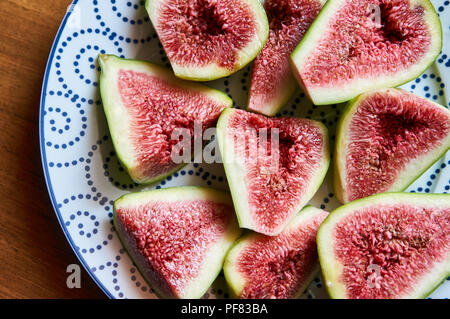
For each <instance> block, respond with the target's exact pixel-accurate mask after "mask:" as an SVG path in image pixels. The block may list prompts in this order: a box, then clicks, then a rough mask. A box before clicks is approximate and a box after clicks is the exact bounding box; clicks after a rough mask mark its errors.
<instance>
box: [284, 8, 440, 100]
mask: <svg viewBox="0 0 450 319" xmlns="http://www.w3.org/2000/svg"><path fill="white" fill-rule="evenodd" d="M441 48H442V27H441V22H440V20H439V17H438V15H437V14H436V11H435V10H434V8H433V5H432V4H431V3H430V2H429V1H428V0H375V1H374V0H329V1H327V3H326V4H325V6H324V8H323V10H322V11H321V12H320V14H319V16H318V17H317V19H316V20H315V21H314V23H313V25H312V26H311V28H310V29H309V31H308V32H307V34H306V35H305V37H304V38H303V40H302V41H301V42H300V44H299V46H298V47H297V48H296V49H295V51H294V53H293V54H292V57H291V59H292V64H293V69H294V74H295V75H296V77H297V79H298V81H299V83H300V85H301V86H302V87H303V89H304V91H305V92H306V93H307V94H308V95H309V97H310V98H311V100H312V101H313V103H314V104H316V105H322V104H333V103H339V102H345V101H349V100H351V99H352V98H354V97H356V96H357V95H359V94H361V93H363V92H366V91H369V90H374V89H379V88H384V87H395V86H399V85H401V84H403V83H406V82H408V81H410V80H413V79H414V78H416V77H417V76H419V75H420V74H421V73H422V72H424V71H425V70H426V69H427V68H428V67H429V66H430V65H431V64H432V63H433V62H434V61H435V59H436V58H437V56H438V55H439V52H440V51H441Z"/></svg>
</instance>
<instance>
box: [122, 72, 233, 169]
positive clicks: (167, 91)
mask: <svg viewBox="0 0 450 319" xmlns="http://www.w3.org/2000/svg"><path fill="white" fill-rule="evenodd" d="M118 89H119V92H120V96H121V98H122V103H123V104H124V105H125V106H126V107H127V109H128V113H129V114H130V118H131V130H130V131H131V139H132V142H133V145H134V149H135V152H136V155H135V156H136V159H137V161H138V162H139V165H138V166H139V168H138V170H139V171H140V175H141V176H145V177H147V178H151V177H156V176H158V175H161V174H164V173H166V172H169V171H171V170H173V169H174V168H175V167H177V166H178V165H179V164H176V163H174V162H173V161H172V159H171V154H172V147H173V146H174V145H175V144H176V143H178V141H175V140H172V139H171V137H172V132H173V130H174V129H175V128H186V129H189V130H190V133H191V136H192V137H194V133H193V130H194V122H195V121H200V122H201V123H202V127H203V129H206V128H208V127H212V126H214V125H215V124H216V121H217V119H218V117H219V115H220V113H221V112H222V110H223V109H224V108H225V106H224V105H219V104H218V103H217V102H215V101H214V100H212V99H210V98H208V97H207V96H205V95H204V94H201V93H196V92H192V91H187V90H183V89H182V88H180V87H177V86H174V85H173V84H170V83H168V82H165V81H163V80H161V79H159V78H157V77H155V76H150V75H148V74H145V73H139V72H134V71H131V70H120V72H119V83H118ZM191 145H194V144H193V143H192V144H191Z"/></svg>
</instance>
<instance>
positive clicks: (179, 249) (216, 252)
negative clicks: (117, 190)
mask: <svg viewBox="0 0 450 319" xmlns="http://www.w3.org/2000/svg"><path fill="white" fill-rule="evenodd" d="M114 225H115V228H116V230H117V232H118V234H119V236H120V239H121V241H122V243H123V244H124V246H125V247H126V249H127V251H128V252H129V253H130V255H131V256H132V258H133V260H134V262H135V263H136V265H137V266H138V268H139V270H140V271H141V273H142V275H143V276H144V277H145V278H146V280H147V281H148V282H149V283H150V284H151V286H152V288H153V289H154V290H155V291H156V293H157V294H158V295H159V296H161V297H166V298H200V297H202V296H203V294H204V293H205V292H206V290H207V289H208V288H209V287H210V286H211V284H212V282H213V281H214V280H215V278H216V277H217V275H218V274H219V272H220V271H221V269H222V265H223V261H224V259H225V255H226V253H227V251H228V250H229V248H230V247H231V245H232V244H233V242H234V241H235V240H236V239H237V238H238V237H239V235H240V234H241V230H240V229H239V227H238V225H237V222H236V217H235V214H234V209H233V203H232V201H231V198H230V196H229V195H228V194H226V193H222V192H219V191H216V190H213V189H206V188H201V187H177V188H169V189H164V190H155V191H148V192H141V193H135V194H128V195H125V196H123V197H121V198H120V199H118V200H116V202H115V204H114Z"/></svg>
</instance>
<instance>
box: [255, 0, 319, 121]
mask: <svg viewBox="0 0 450 319" xmlns="http://www.w3.org/2000/svg"><path fill="white" fill-rule="evenodd" d="M324 3H325V0H298V1H292V0H266V1H265V2H264V9H265V10H266V13H267V17H268V19H269V27H270V31H269V39H268V40H267V43H266V45H265V46H264V48H263V49H262V51H261V53H260V54H259V55H258V57H257V58H256V60H255V62H254V64H253V70H252V76H251V85H250V93H249V102H248V109H249V110H251V111H255V112H258V113H261V114H264V115H267V116H273V115H275V114H276V113H277V112H278V111H279V110H280V108H282V107H283V105H284V104H286V103H287V102H288V100H289V99H290V98H291V97H292V95H293V94H294V92H295V89H296V88H297V87H298V85H297V81H296V80H295V78H294V75H293V74H292V71H291V68H290V65H289V57H290V55H291V53H292V51H294V49H295V47H296V46H297V45H298V43H299V42H300V40H301V39H302V37H303V35H304V34H305V33H306V31H307V30H308V28H309V26H310V25H311V23H312V22H313V21H314V19H315V18H316V17H317V15H318V14H319V11H320V9H321V8H322V6H323V4H324Z"/></svg>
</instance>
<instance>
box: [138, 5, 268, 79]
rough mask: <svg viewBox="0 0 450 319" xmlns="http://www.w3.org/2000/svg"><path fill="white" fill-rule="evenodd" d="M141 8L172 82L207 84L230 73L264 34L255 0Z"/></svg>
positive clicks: (260, 10) (253, 53)
mask: <svg viewBox="0 0 450 319" xmlns="http://www.w3.org/2000/svg"><path fill="white" fill-rule="evenodd" d="M146 8H147V11H148V14H149V16H150V20H151V21H152V23H153V27H154V28H155V30H156V32H157V34H158V36H159V40H160V41H161V44H162V45H163V47H164V50H165V51H166V54H167V56H168V58H169V61H170V63H171V64H172V68H173V71H174V72H175V75H176V76H177V77H180V78H183V79H188V80H193V81H210V80H215V79H218V78H222V77H225V76H228V75H231V74H233V73H235V72H236V71H238V70H240V69H242V68H243V67H244V66H245V65H247V64H248V63H250V62H251V61H252V60H253V59H254V58H255V57H256V56H257V55H258V53H259V51H261V49H262V47H263V46H264V44H265V42H266V41H267V37H268V35H269V25H268V22H267V16H266V14H265V12H264V8H263V7H262V5H261V4H260V3H259V1H258V0H227V1H220V0H190V1H185V0H147V3H146Z"/></svg>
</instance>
